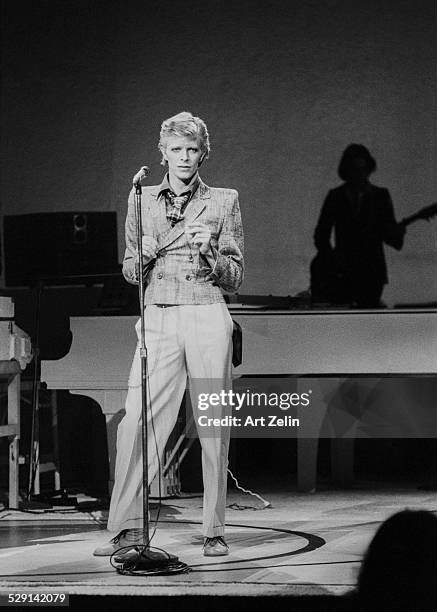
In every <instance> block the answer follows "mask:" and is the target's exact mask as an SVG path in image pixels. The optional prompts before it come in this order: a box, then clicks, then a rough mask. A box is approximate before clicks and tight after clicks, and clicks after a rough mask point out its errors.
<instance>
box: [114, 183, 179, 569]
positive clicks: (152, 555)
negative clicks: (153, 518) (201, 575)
mask: <svg viewBox="0 0 437 612" xmlns="http://www.w3.org/2000/svg"><path fill="white" fill-rule="evenodd" d="M134 188H135V217H136V231H137V253H138V263H139V267H138V275H139V283H138V297H139V304H140V322H141V323H140V343H139V344H140V345H139V349H140V361H141V433H142V454H143V482H142V488H143V545H142V546H135V547H134V552H133V554H132V553H130V552H129V551H128V552H126V553H125V554H121V555H117V556H116V557H115V559H114V560H115V561H116V562H117V563H119V564H120V565H116V566H115V567H116V569H117V571H118V573H119V574H125V575H126V574H127V575H129V576H137V575H141V576H156V575H166V574H181V573H186V572H189V571H190V568H189V567H188V565H187V564H186V563H183V562H182V561H179V558H178V557H176V556H175V555H172V554H169V553H167V552H166V551H165V550H162V549H158V548H155V550H154V551H152V550H151V547H150V536H149V466H148V451H149V449H148V431H147V430H148V425H147V346H146V326H145V317H144V290H145V286H144V285H145V283H144V275H145V273H147V271H148V270H149V269H150V266H149V265H146V266H145V265H144V262H143V241H142V237H143V223H142V216H141V195H142V190H141V183H140V179H138V181H137V182H135V183H134ZM119 552H121V551H119ZM111 562H112V561H111Z"/></svg>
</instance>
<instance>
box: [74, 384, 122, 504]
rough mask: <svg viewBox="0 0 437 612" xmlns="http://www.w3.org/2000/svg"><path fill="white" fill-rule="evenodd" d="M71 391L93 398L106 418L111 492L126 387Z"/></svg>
mask: <svg viewBox="0 0 437 612" xmlns="http://www.w3.org/2000/svg"><path fill="white" fill-rule="evenodd" d="M71 393H75V394H78V395H86V396H88V397H91V398H92V399H93V400H95V401H96V402H97V403H98V404H99V405H100V408H101V409H102V412H103V414H104V415H105V419H106V438H107V442H108V459H109V481H108V490H109V493H110V494H111V493H112V489H113V487H114V477H115V457H116V447H117V428H118V425H119V423H120V421H121V419H122V418H123V417H124V405H125V402H126V395H127V389H110V390H108V389H75V390H74V391H73V390H72V391H71Z"/></svg>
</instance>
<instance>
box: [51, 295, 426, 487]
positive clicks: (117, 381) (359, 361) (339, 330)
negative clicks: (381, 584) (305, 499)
mask: <svg viewBox="0 0 437 612" xmlns="http://www.w3.org/2000/svg"><path fill="white" fill-rule="evenodd" d="M234 299H236V301H234V302H232V303H230V304H229V305H228V307H229V310H230V313H231V316H232V318H233V319H234V320H235V321H237V322H238V323H239V324H240V325H241V327H242V329H243V363H242V364H241V365H240V366H238V367H237V368H235V369H234V377H235V378H238V377H243V376H248V375H250V376H260V377H268V376H278V375H284V376H290V375H291V376H294V377H298V378H297V380H298V381H304V380H305V377H308V376H311V377H313V378H314V377H316V378H317V377H319V378H318V380H319V381H320V384H321V385H322V386H323V385H324V384H325V385H326V381H329V379H330V378H333V379H335V380H336V381H337V382H338V380H339V379H340V380H342V379H343V380H346V379H348V378H350V377H354V376H363V375H366V376H367V377H368V378H365V379H366V380H368V381H369V385H370V387H369V388H371V385H372V381H373V380H375V379H377V378H380V377H391V376H403V377H406V376H426V375H428V376H429V375H435V374H437V308H431V307H430V308H421V309H418V308H417V309H383V310H365V311H364V310H351V309H348V310H335V309H326V310H311V309H308V308H303V309H299V308H296V305H292V306H293V307H288V308H276V309H275V308H271V307H268V305H266V304H265V303H264V304H262V303H255V304H253V303H252V304H247V303H246V304H245V303H243V302H241V303H238V296H236V298H234ZM137 318H138V317H137V316H136V315H133V314H132V315H120V314H111V311H108V312H106V313H102V312H100V314H94V315H92V316H90V315H81V316H72V317H71V318H70V330H71V333H72V344H71V348H70V350H69V352H68V354H67V355H65V356H64V357H63V358H62V359H58V360H43V361H42V363H41V380H42V381H43V382H45V383H46V385H47V387H48V388H49V389H67V390H69V391H70V392H72V393H77V394H81V395H86V396H89V397H91V398H93V399H94V400H95V401H96V402H98V404H99V405H100V406H101V409H102V411H103V413H104V415H105V418H106V425H107V437H108V449H109V463H110V488H111V486H112V482H113V478H114V467H115V441H116V430H117V426H118V423H119V422H120V420H121V418H122V416H123V411H124V402H125V398H126V393H127V380H128V374H129V369H130V365H131V360H132V356H133V352H134V349H135V346H136V334H135V330H134V325H135V322H136V321H137ZM324 417H325V410H324V409H323V406H322V407H319V409H318V410H315V411H313V412H312V413H311V419H312V431H314V437H311V438H309V437H299V434H297V438H298V440H297V444H298V470H297V471H298V489H299V490H301V491H312V490H314V489H315V484H316V468H317V448H318V432H319V431H320V430H321V427H322V423H323V419H324ZM433 435H437V432H436V433H435V434H433ZM430 437H431V436H430ZM352 452H353V440H350V439H349V440H333V453H332V457H333V460H332V462H333V469H334V470H335V471H336V472H337V476H338V477H339V479H340V480H342V481H343V482H344V483H346V482H347V481H350V478H351V470H352V468H351V466H352V460H351V454H352Z"/></svg>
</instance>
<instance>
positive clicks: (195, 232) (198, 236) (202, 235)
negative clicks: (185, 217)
mask: <svg viewBox="0 0 437 612" xmlns="http://www.w3.org/2000/svg"><path fill="white" fill-rule="evenodd" d="M185 234H186V236H187V240H188V242H189V243H191V244H192V245H193V246H194V247H198V248H199V251H200V252H201V253H202V255H205V254H206V253H208V251H209V250H210V248H211V230H210V229H209V227H208V226H207V225H205V223H188V225H186V226H185Z"/></svg>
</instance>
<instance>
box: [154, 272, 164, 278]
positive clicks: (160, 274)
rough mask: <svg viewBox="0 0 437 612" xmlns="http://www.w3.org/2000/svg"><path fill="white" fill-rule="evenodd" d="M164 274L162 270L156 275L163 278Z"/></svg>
mask: <svg viewBox="0 0 437 612" xmlns="http://www.w3.org/2000/svg"><path fill="white" fill-rule="evenodd" d="M163 276H164V275H163V273H162V272H160V273H159V274H157V275H156V277H157V278H162V277H163Z"/></svg>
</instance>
